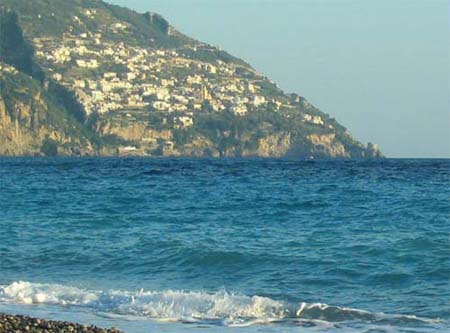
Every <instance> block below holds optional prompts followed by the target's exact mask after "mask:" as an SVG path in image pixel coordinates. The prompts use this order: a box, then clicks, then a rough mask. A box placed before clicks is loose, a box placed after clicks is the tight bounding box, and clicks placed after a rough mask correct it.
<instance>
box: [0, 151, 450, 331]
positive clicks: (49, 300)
mask: <svg viewBox="0 0 450 333" xmlns="http://www.w3.org/2000/svg"><path fill="white" fill-rule="evenodd" d="M0 199H1V200H0V312H2V311H3V312H10V313H22V314H29V315H37V316H42V317H49V318H54V319H68V320H75V321H81V322H86V323H88V322H89V323H91V322H94V323H97V324H99V325H105V326H116V327H119V328H122V329H124V330H126V331H127V332H128V333H144V332H289V333H290V332H367V333H369V332H370V333H375V332H446V331H450V320H449V318H450V303H449V301H450V247H449V231H450V228H449V226H450V225H449V216H450V215H449V214H450V161H449V160H391V159H387V160H380V161H287V160H260V159H255V160H239V159H223V160H214V159H212V160H196V159H144V158H132V159H116V158H111V159H107V158H83V159H72V158H55V159H50V158H49V159H41V158H2V159H0Z"/></svg>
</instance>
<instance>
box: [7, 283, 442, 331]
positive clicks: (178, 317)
mask: <svg viewBox="0 0 450 333" xmlns="http://www.w3.org/2000/svg"><path fill="white" fill-rule="evenodd" d="M0 302H3V303H20V304H46V305H59V306H79V307H84V308H89V309H91V310H93V311H95V312H97V313H102V314H106V315H122V316H133V317H141V318H142V317H145V318H152V319H156V320H161V321H181V322H197V321H209V322H215V323H217V324H220V325H225V326H247V325H254V324H269V323H273V322H277V321H282V320H287V319H291V320H312V321H321V322H327V323H333V322H343V321H364V322H372V323H373V322H386V321H388V322H389V321H391V322H392V323H393V322H404V321H409V322H411V321H412V322H414V321H417V322H421V323H423V324H425V323H433V322H435V321H433V320H429V319H422V318H418V317H415V316H403V315H401V316H400V315H386V314H382V313H371V312H367V311H362V310H357V309H349V308H341V307H333V306H329V305H326V304H320V303H315V304H308V303H301V304H297V305H295V304H289V303H287V302H282V301H277V300H273V299H270V298H267V297H260V296H253V297H250V296H244V295H237V294H231V293H227V292H225V291H221V292H217V293H206V292H188V291H163V292H160V291H144V290H140V291H137V292H130V291H117V290H109V291H92V290H84V289H80V288H76V287H69V286H63V285H56V284H38V283H30V282H22V281H20V282H14V283H12V284H10V285H8V286H0Z"/></svg>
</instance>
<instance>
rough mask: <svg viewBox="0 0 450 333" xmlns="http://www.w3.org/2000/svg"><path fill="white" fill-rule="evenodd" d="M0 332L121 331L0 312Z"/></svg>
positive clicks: (68, 332) (92, 332)
mask: <svg viewBox="0 0 450 333" xmlns="http://www.w3.org/2000/svg"><path fill="white" fill-rule="evenodd" d="M0 333H121V331H120V330H118V329H116V328H111V329H103V328H99V327H96V326H87V325H80V324H75V323H70V322H65V321H52V320H44V319H38V318H31V317H26V316H17V315H7V314H0Z"/></svg>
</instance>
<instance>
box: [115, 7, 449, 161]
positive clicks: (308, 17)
mask: <svg viewBox="0 0 450 333" xmlns="http://www.w3.org/2000/svg"><path fill="white" fill-rule="evenodd" d="M109 2H110V3H114V4H119V5H122V6H126V7H130V8H133V9H135V10H138V11H141V12H144V11H154V12H157V13H160V14H162V15H163V16H164V17H166V18H167V19H168V20H169V21H170V23H171V24H172V25H174V26H175V27H176V28H178V30H180V31H181V32H183V33H185V34H187V35H189V36H191V37H194V38H196V39H199V40H201V41H205V42H208V43H210V44H213V45H216V46H220V47H222V48H223V49H224V50H226V51H228V52H230V53H231V54H233V55H235V56H237V57H240V58H243V59H244V60H246V61H247V62H249V63H250V64H251V65H252V66H253V67H254V68H256V69H257V70H258V71H260V72H262V73H264V74H266V75H267V76H268V77H270V78H271V79H273V80H274V81H276V82H277V83H278V85H279V86H280V87H281V88H283V89H284V90H285V91H286V92H296V93H299V94H300V95H302V96H305V97H306V98H307V99H308V100H310V101H311V102H312V103H313V104H314V105H315V106H317V107H318V108H320V109H321V110H322V111H324V112H326V113H329V114H331V115H332V116H333V117H335V118H336V119H337V120H338V121H339V122H341V123H342V124H343V125H344V126H346V127H347V128H348V129H349V131H350V132H351V133H352V134H353V135H354V136H355V137H356V138H358V139H359V140H361V141H363V142H368V141H371V142H375V143H378V144H379V145H380V147H381V149H382V150H383V152H384V153H385V154H386V155H388V156H389V157H447V158H448V157H450V133H449V132H450V129H449V128H450V114H449V100H450V95H449V75H450V63H449V62H450V58H449V23H448V22H449V21H448V19H449V9H448V2H447V1H446V0H395V1H392V0H379V1H360V0H336V1H333V0H328V1H325V0H271V1H266V0H240V1H239V0H109Z"/></svg>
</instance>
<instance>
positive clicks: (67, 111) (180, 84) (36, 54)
mask: <svg viewBox="0 0 450 333" xmlns="http://www.w3.org/2000/svg"><path fill="white" fill-rule="evenodd" d="M55 154H60V155H139V156H197V157H202V156H212V157H236V156H240V157H255V156H256V157H290V158H374V157H381V156H382V155H381V153H380V151H379V150H378V148H377V147H376V145H373V144H369V145H368V146H364V145H363V144H361V143H360V142H358V141H357V140H355V139H354V138H352V136H351V135H350V134H349V133H348V132H347V130H346V129H345V128H344V127H343V126H342V125H340V124H339V123H337V122H336V121H335V120H334V119H333V118H331V117H330V116H329V115H327V114H325V113H323V112H321V111H320V110H318V109H317V108H315V107H314V106H312V105H311V104H310V103H308V102H307V100H306V99H305V98H303V97H300V96H299V95H297V94H286V93H285V92H283V91H282V90H281V89H279V88H278V86H277V85H276V84H275V83H274V82H272V81H271V80H270V79H268V78H267V77H265V76H264V75H263V74H261V73H258V72H257V71H255V70H254V69H253V68H252V67H251V66H250V65H248V64H247V63H245V62H244V61H242V60H240V59H238V58H236V57H233V56H232V55H230V54H228V53H226V52H224V51H222V50H220V49H217V48H215V47H212V46H210V45H208V44H205V43H201V42H199V41H196V40H194V39H191V38H189V37H187V36H185V35H183V34H182V33H180V32H179V31H177V30H176V29H174V28H173V27H172V26H171V25H170V24H169V23H168V22H167V21H166V20H165V19H164V18H162V17H161V16H160V15H158V14H155V13H145V14H140V13H136V12H134V11H131V10H128V9H126V8H121V7H118V6H112V5H109V4H106V3H104V2H102V1H95V0H45V1H44V0H33V1H28V0H0V155H55Z"/></svg>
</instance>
